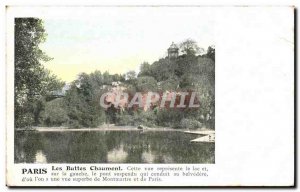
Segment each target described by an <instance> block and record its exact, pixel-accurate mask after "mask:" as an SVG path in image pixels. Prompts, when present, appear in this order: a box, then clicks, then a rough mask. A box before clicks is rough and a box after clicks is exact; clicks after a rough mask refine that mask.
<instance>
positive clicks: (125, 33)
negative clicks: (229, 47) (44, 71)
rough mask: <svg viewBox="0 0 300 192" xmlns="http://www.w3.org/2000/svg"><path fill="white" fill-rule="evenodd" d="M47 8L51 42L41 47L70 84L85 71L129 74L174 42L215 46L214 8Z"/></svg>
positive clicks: (49, 65) (46, 23) (55, 70)
mask: <svg viewBox="0 0 300 192" xmlns="http://www.w3.org/2000/svg"><path fill="white" fill-rule="evenodd" d="M53 9H54V8H47V9H46V8H45V10H44V11H45V12H48V13H47V17H46V18H42V19H43V20H44V26H45V30H46V32H47V34H48V37H47V40H46V42H45V43H43V44H42V45H41V46H40V47H41V48H42V50H43V51H45V52H46V53H47V55H48V56H50V57H52V58H53V60H52V61H50V62H47V63H45V66H46V68H48V69H50V70H51V71H52V72H53V73H54V74H55V75H57V76H58V77H59V78H60V79H62V80H64V81H67V82H70V81H73V80H75V79H76V76H77V75H78V74H79V73H81V72H86V73H91V72H93V71H95V70H100V71H101V72H105V71H109V72H110V73H112V74H114V73H126V72H127V71H129V70H135V71H138V70H139V66H140V64H141V63H142V62H144V61H146V62H149V63H150V64H152V62H154V61H156V60H158V59H159V58H162V57H165V56H166V55H167V49H168V47H169V46H170V44H171V43H172V42H175V43H180V42H182V41H183V40H185V39H187V38H191V39H194V40H195V41H196V42H197V43H198V45H199V46H200V47H202V48H204V49H207V47H208V46H209V45H214V44H215V42H214V13H213V12H212V10H213V9H205V8H201V7H186V8H185V7H85V8H81V7H70V8H55V13H56V15H54V14H51V11H54V10H53Z"/></svg>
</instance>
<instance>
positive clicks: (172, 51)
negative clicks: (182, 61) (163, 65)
mask: <svg viewBox="0 0 300 192" xmlns="http://www.w3.org/2000/svg"><path fill="white" fill-rule="evenodd" d="M178 51H179V48H178V47H177V45H176V44H175V43H174V42H172V44H171V45H170V47H169V49H168V58H169V59H176V58H177V57H178Z"/></svg>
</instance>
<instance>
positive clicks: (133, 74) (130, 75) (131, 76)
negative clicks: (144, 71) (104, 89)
mask: <svg viewBox="0 0 300 192" xmlns="http://www.w3.org/2000/svg"><path fill="white" fill-rule="evenodd" d="M126 78H127V80H134V79H135V78H136V72H135V71H128V72H127V73H126Z"/></svg>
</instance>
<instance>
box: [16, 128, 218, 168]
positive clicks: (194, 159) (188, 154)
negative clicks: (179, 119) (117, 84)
mask: <svg viewBox="0 0 300 192" xmlns="http://www.w3.org/2000/svg"><path fill="white" fill-rule="evenodd" d="M195 138H197V135H190V134H186V133H182V132H175V131H149V132H142V131H91V132H88V131H86V132H34V131H17V132H16V136H15V162H16V163H214V162H215V144H214V143H190V140H192V139H195Z"/></svg>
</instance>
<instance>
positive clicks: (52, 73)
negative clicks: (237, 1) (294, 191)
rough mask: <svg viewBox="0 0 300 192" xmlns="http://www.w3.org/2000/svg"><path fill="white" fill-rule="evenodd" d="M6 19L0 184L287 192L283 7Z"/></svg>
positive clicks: (32, 10) (65, 11)
mask: <svg viewBox="0 0 300 192" xmlns="http://www.w3.org/2000/svg"><path fill="white" fill-rule="evenodd" d="M6 15H7V26H6V27H7V29H6V31H7V34H6V35H7V36H6V40H7V47H6V49H7V65H6V66H7V173H6V177H7V185H8V186H111V187H114V186H115V187H116V186H198V187H199V186H237V185H238V186H293V184H294V183H293V181H294V175H293V173H294V171H293V168H294V166H293V165H294V164H293V162H294V154H293V153H294V148H293V146H294V143H293V142H294V134H293V131H294V124H293V119H294V117H293V115H294V114H293V97H294V95H293V94H294V90H293V87H294V86H293V84H294V82H293V80H294V78H293V74H294V71H293V70H294V68H293V66H294V20H293V19H294V8H293V7H201V6H151V5H149V6H146V5H144V6H126V5H122V6H118V5H116V6H32V7H30V6H27V7H25V6H8V7H7V9H6ZM281 101H282V102H284V103H285V104H283V103H281V104H282V105H276V104H275V105H273V103H276V102H281ZM257 106H258V107H257ZM270 111H273V112H274V113H276V114H274V113H270ZM263 117H264V118H263ZM277 117H280V118H277ZM274 118H275V119H274ZM273 121H276V123H275V122H273ZM270 130H271V131H270ZM281 132H283V133H282V134H280V133H281ZM279 136H281V137H279ZM279 154H281V155H280V158H278V156H279ZM247 155H249V156H248V158H247ZM271 159H272V162H269V163H267V162H268V161H269V160H271ZM283 163H284V164H283Z"/></svg>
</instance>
